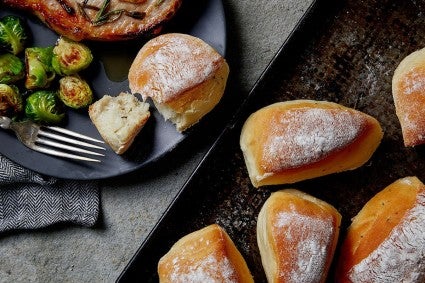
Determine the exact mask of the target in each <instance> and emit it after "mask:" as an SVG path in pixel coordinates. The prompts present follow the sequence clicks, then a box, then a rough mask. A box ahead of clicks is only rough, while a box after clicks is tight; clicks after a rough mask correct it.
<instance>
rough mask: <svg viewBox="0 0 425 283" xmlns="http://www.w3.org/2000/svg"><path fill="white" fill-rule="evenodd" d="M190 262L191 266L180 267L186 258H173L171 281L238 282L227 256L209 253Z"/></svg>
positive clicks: (179, 282) (201, 282)
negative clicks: (216, 255) (219, 256)
mask: <svg viewBox="0 0 425 283" xmlns="http://www.w3.org/2000/svg"><path fill="white" fill-rule="evenodd" d="M181 260H182V261H181ZM191 263H192V265H191V266H189V267H187V266H185V267H184V268H182V265H186V264H187V260H185V258H182V259H180V258H175V259H173V267H172V268H173V273H172V274H171V276H170V279H171V281H172V282H175V283H188V282H191V283H219V282H228V283H233V282H234V283H237V282H238V281H237V280H236V278H237V275H236V273H235V270H234V267H233V265H232V264H231V263H230V261H229V260H228V258H227V257H222V258H217V257H215V256H214V255H212V254H211V255H209V256H208V257H206V258H205V259H203V260H201V261H198V262H191Z"/></svg>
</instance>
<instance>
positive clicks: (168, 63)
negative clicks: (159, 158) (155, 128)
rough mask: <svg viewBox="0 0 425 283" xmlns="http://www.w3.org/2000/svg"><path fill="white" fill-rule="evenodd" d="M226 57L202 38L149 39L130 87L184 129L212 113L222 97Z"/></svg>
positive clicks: (136, 61)
mask: <svg viewBox="0 0 425 283" xmlns="http://www.w3.org/2000/svg"><path fill="white" fill-rule="evenodd" d="M228 74H229V66H228V64H227V62H226V60H225V59H224V58H223V57H222V56H221V55H220V54H219V53H218V52H217V51H216V50H214V49H213V48H212V47H211V46H210V45H209V44H207V43H206V42H204V41H203V40H201V39H199V38H197V37H194V36H191V35H187V34H180V33H169V34H164V35H160V36H158V37H155V38H154V39H151V40H150V41H148V42H147V43H146V44H145V45H144V46H143V47H142V48H141V50H140V51H139V53H138V54H137V56H136V58H135V59H134V61H133V63H132V65H131V67H130V70H129V74H128V80H129V85H130V90H131V92H132V93H139V94H141V95H142V97H143V98H144V99H147V98H151V99H152V101H153V102H154V104H155V106H156V108H157V109H158V111H159V112H160V113H161V114H162V116H163V117H164V118H165V119H166V120H170V121H171V122H173V123H174V124H175V125H176V128H177V130H178V131H184V130H186V129H187V128H189V127H191V126H192V125H193V124H195V123H197V122H198V121H199V120H200V119H201V118H202V117H203V116H204V115H205V114H207V113H208V112H210V111H211V110H212V109H213V108H214V107H215V106H216V105H217V103H218V102H219V101H220V99H221V97H222V96H223V93H224V90H225V87H226V82H227V78H228Z"/></svg>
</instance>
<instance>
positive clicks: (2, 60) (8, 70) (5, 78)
mask: <svg viewBox="0 0 425 283" xmlns="http://www.w3.org/2000/svg"><path fill="white" fill-rule="evenodd" d="M24 76H25V65H24V63H23V62H22V61H21V59H19V58H18V57H16V56H15V55H13V54H10V53H6V54H0V83H2V84H10V83H14V82H16V81H18V80H20V79H22V78H24Z"/></svg>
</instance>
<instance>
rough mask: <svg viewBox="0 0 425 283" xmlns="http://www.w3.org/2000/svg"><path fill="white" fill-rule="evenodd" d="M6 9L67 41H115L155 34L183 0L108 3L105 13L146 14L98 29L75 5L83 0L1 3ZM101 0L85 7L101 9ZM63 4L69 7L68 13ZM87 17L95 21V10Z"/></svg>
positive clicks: (8, 0) (113, 0)
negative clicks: (33, 18) (39, 23)
mask: <svg viewBox="0 0 425 283" xmlns="http://www.w3.org/2000/svg"><path fill="white" fill-rule="evenodd" d="M1 2H2V3H3V4H4V5H6V6H9V7H13V8H18V9H23V10H26V11H29V12H31V13H34V14H35V15H36V16H37V17H39V18H40V19H41V20H42V21H43V22H44V23H46V24H47V25H48V26H49V27H50V28H51V29H53V30H54V31H56V32H57V33H59V34H61V35H63V36H66V37H68V38H70V39H73V40H76V41H80V40H99V41H118V40H127V39H132V38H136V37H140V36H145V35H151V34H156V33H158V32H159V31H160V30H161V27H162V26H163V24H164V23H165V22H167V21H169V20H170V19H171V18H172V17H173V16H174V14H175V13H176V12H177V10H178V8H179V7H180V5H181V2H182V0H162V1H159V0H146V1H133V3H132V2H131V1H123V0H111V1H110V6H109V9H108V11H113V10H119V9H125V10H127V11H129V12H138V13H146V15H145V16H144V17H143V19H137V18H133V17H130V16H127V15H124V14H122V15H121V16H120V17H119V18H118V19H117V20H115V21H113V22H110V23H105V24H102V25H99V26H96V25H93V24H92V23H91V22H90V20H88V19H87V18H86V17H85V16H84V14H83V13H81V12H80V9H79V7H78V4H79V3H80V4H81V3H82V2H83V0H61V1H59V0H3V1H0V3H1ZM103 2H104V0H89V1H88V2H87V4H88V5H90V6H92V7H101V6H102V4H103ZM61 3H62V5H63V4H64V3H65V4H66V5H67V6H69V7H70V8H71V11H72V12H71V13H69V12H67V11H66V10H65V9H64V8H63V6H62V5H61ZM85 11H86V13H87V15H88V17H89V18H90V19H94V18H95V16H96V12H97V11H96V10H95V9H85Z"/></svg>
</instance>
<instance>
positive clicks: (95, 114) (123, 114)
mask: <svg viewBox="0 0 425 283" xmlns="http://www.w3.org/2000/svg"><path fill="white" fill-rule="evenodd" d="M89 117H90V119H91V121H92V122H93V124H94V125H95V126H96V128H97V130H98V131H99V133H100V135H101V136H102V138H103V140H104V141H105V142H106V143H107V144H108V145H109V146H110V147H111V148H112V150H114V151H115V152H116V153H117V154H123V153H124V152H125V151H127V149H128V148H129V147H130V146H131V144H132V143H133V141H134V139H135V137H136V136H137V135H138V134H139V132H140V131H141V129H142V128H143V126H144V125H145V124H146V122H147V120H148V119H149V117H150V112H149V104H148V103H145V102H142V101H139V100H138V99H137V98H136V97H135V96H134V95H132V94H130V93H126V92H123V93H120V94H119V95H118V96H116V97H112V96H109V95H105V96H103V97H102V98H101V99H99V100H97V101H96V102H94V103H93V104H91V105H90V106H89Z"/></svg>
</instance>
